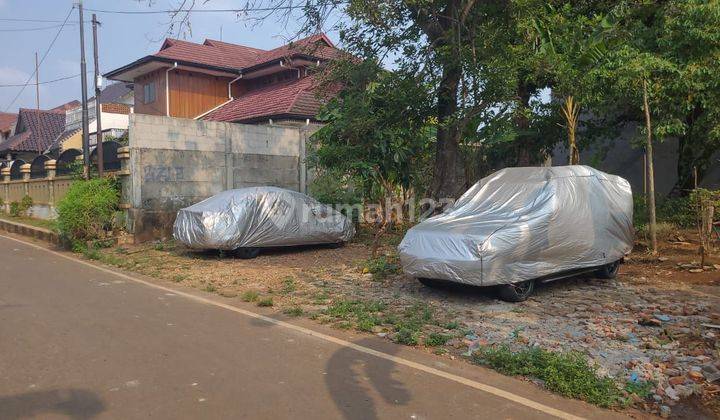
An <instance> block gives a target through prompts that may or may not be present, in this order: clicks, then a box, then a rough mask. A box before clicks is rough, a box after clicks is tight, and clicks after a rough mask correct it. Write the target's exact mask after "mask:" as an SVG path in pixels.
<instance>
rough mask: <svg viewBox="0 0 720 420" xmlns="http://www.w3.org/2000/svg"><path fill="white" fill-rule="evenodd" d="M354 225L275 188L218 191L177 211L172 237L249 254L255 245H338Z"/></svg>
mask: <svg viewBox="0 0 720 420" xmlns="http://www.w3.org/2000/svg"><path fill="white" fill-rule="evenodd" d="M354 234H355V228H354V226H353V224H352V222H351V221H350V220H348V219H347V218H346V217H345V216H344V215H342V214H341V213H340V212H338V211H336V210H335V209H333V208H332V207H331V206H328V205H326V204H321V203H320V202H318V201H317V200H315V199H314V198H312V197H309V196H307V195H305V194H302V193H299V192H296V191H290V190H286V189H282V188H277V187H251V188H240V189H234V190H227V191H223V192H221V193H220V194H217V195H214V196H212V197H210V198H208V199H206V200H203V201H201V202H199V203H197V204H193V205H192V206H190V207H187V208H184V209H181V210H180V211H178V214H177V218H176V219H175V225H174V226H173V236H174V237H175V239H176V240H178V241H179V242H182V243H183V244H185V245H187V246H188V247H190V248H195V249H220V250H232V251H236V252H237V254H238V255H239V256H241V257H243V258H253V257H255V256H257V255H258V253H259V251H260V248H263V247H280V246H294V245H314V244H337V245H341V244H343V243H344V242H347V241H349V240H350V239H351V238H352V237H353V235H354Z"/></svg>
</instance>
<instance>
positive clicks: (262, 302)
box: [257, 296, 273, 308]
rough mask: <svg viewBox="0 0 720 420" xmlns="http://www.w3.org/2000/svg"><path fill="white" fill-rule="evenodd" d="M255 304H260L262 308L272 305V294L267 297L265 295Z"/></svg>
mask: <svg viewBox="0 0 720 420" xmlns="http://www.w3.org/2000/svg"><path fill="white" fill-rule="evenodd" d="M257 306H260V307H263V308H267V307H270V306H273V298H272V296H268V297H265V298H262V299H260V300H258V301H257Z"/></svg>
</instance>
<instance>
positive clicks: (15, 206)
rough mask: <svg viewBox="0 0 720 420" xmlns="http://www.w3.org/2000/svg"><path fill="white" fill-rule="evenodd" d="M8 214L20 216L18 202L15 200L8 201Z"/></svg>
mask: <svg viewBox="0 0 720 420" xmlns="http://www.w3.org/2000/svg"><path fill="white" fill-rule="evenodd" d="M10 216H12V217H18V216H20V203H18V202H17V201H13V202H11V203H10Z"/></svg>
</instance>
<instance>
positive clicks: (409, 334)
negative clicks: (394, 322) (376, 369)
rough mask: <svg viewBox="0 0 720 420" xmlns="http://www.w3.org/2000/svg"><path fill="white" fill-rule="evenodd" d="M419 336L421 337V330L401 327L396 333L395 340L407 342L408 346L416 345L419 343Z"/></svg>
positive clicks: (401, 342)
mask: <svg viewBox="0 0 720 420" xmlns="http://www.w3.org/2000/svg"><path fill="white" fill-rule="evenodd" d="M418 337H420V331H416V330H411V329H409V328H401V329H400V331H398V333H397V334H395V342H396V343H400V344H405V345H406V346H415V345H417V343H418Z"/></svg>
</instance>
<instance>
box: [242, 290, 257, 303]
mask: <svg viewBox="0 0 720 420" xmlns="http://www.w3.org/2000/svg"><path fill="white" fill-rule="evenodd" d="M258 297H260V294H259V293H258V292H256V291H255V290H248V291H246V292H243V294H242V296H241V297H240V298H241V299H242V300H243V302H255V301H256V300H258Z"/></svg>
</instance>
